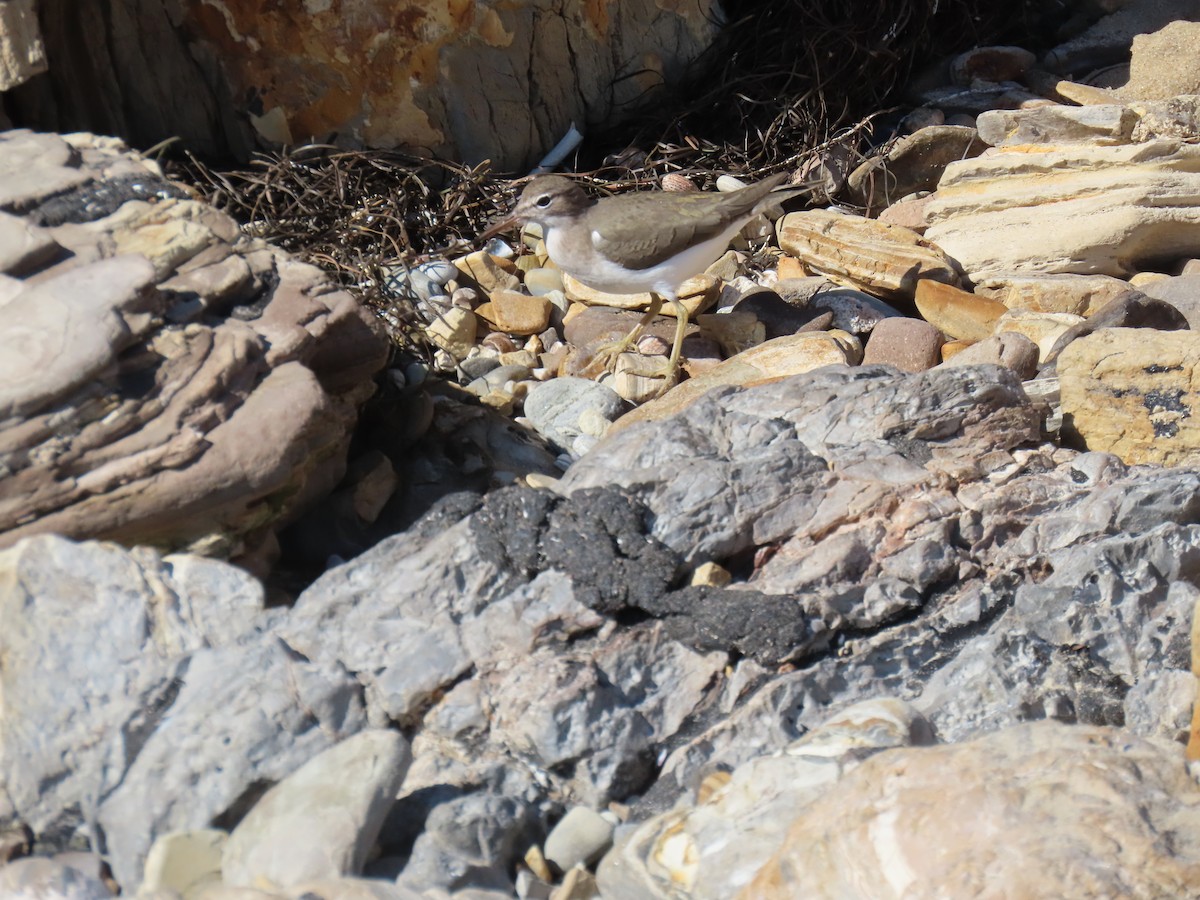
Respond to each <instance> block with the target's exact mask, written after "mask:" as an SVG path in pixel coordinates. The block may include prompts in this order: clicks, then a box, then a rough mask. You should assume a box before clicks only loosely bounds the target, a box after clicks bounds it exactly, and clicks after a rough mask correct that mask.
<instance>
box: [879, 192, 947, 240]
mask: <svg viewBox="0 0 1200 900" xmlns="http://www.w3.org/2000/svg"><path fill="white" fill-rule="evenodd" d="M935 196H936V194H932V193H921V192H918V193H917V194H913V195H911V196H909V197H902V198H901V199H899V200H897V201H896V202H895V203H893V204H892V205H891V206H889V207H888V208H887V209H885V210H884V211H883V212H881V213H880V214H879V221H880V222H883V223H885V224H887V225H899V226H900V227H901V228H907V229H909V230H910V231H915V232H916V233H917V234H924V233H925V229H927V228H928V227H929V205H930V204H931V203H932V202H933V199H934V197H935Z"/></svg>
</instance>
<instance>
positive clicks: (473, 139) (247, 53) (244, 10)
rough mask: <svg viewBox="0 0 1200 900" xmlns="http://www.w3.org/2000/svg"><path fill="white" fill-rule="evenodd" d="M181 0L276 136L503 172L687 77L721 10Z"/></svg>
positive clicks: (192, 25)
mask: <svg viewBox="0 0 1200 900" xmlns="http://www.w3.org/2000/svg"><path fill="white" fill-rule="evenodd" d="M182 7H183V11H182V12H183V28H184V29H186V31H187V33H188V34H189V36H190V38H191V39H192V40H193V41H194V42H195V49H194V51H193V52H195V53H199V54H202V55H203V56H204V57H205V58H208V59H215V60H216V63H215V66H214V68H217V69H219V71H220V72H221V75H222V77H223V78H224V80H225V81H226V82H227V92H228V94H229V95H230V96H231V97H232V98H233V105H234V109H233V112H234V114H238V113H242V114H245V115H248V116H249V118H250V120H251V122H252V123H253V124H254V126H255V128H256V130H257V131H258V133H259V135H260V136H261V137H263V138H265V139H267V140H268V141H269V142H271V143H277V142H288V143H303V142H307V141H310V140H318V141H324V140H329V139H330V138H331V137H333V136H336V137H337V140H338V142H339V143H347V144H352V145H355V144H357V145H366V146H370V147H383V148H390V147H396V146H407V147H422V148H427V149H429V150H432V151H433V152H435V153H436V154H438V155H443V156H448V157H451V158H456V159H461V160H464V161H467V162H470V163H477V162H481V161H482V160H484V159H491V160H492V162H493V163H494V165H495V166H496V168H497V169H500V170H506V169H507V170H511V169H516V168H520V167H522V166H527V165H529V164H530V163H532V162H535V161H536V160H537V159H538V158H540V156H541V154H542V153H544V152H545V151H546V150H548V149H549V148H550V147H551V146H553V145H554V144H555V143H556V142H557V141H558V140H559V139H560V138H561V137H562V136H563V134H564V133H566V131H567V128H568V127H569V126H570V124H571V122H572V121H577V122H581V123H582V122H585V121H586V122H593V121H608V120H609V118H610V117H611V114H612V112H613V110H620V109H622V108H623V107H627V106H629V105H631V103H632V102H633V101H635V100H637V99H639V98H641V97H643V96H644V94H645V92H646V90H647V89H652V88H653V87H655V86H656V84H659V83H661V82H662V81H663V80H674V79H675V78H676V77H677V76H678V75H679V74H680V73H681V71H682V69H683V67H684V66H685V65H686V64H687V63H688V62H689V61H690V60H692V59H693V58H695V57H696V56H697V55H698V54H699V53H700V52H701V51H702V50H704V49H705V47H707V46H708V44H709V43H710V42H711V41H712V39H713V37H714V36H715V34H716V32H717V23H718V21H719V20H720V15H719V13H718V11H717V8H716V4H715V3H714V2H712V0H699V2H695V3H640V2H636V0H619V2H616V3H610V2H598V0H567V2H566V3H562V4H559V5H558V6H555V7H550V6H546V5H543V4H533V3H530V2H520V0H518V2H513V3H497V4H484V3H473V2H471V0H446V2H434V3H430V2H424V0H306V2H304V3H280V2H268V3H263V2H261V0H216V2H213V0H183V3H182ZM483 85H486V87H487V89H486V90H481V86H483ZM530 96H536V97H537V98H538V102H537V103H533V104H531V103H530V102H529V98H530ZM168 116H169V111H168Z"/></svg>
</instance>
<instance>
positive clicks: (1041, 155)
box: [925, 140, 1200, 281]
mask: <svg viewBox="0 0 1200 900" xmlns="http://www.w3.org/2000/svg"><path fill="white" fill-rule="evenodd" d="M1198 197H1200V146H1196V145H1190V144H1180V143H1179V142H1178V141H1172V140H1156V141H1150V142H1148V143H1145V144H1136V145H1119V146H1093V145H1090V144H1062V145H1057V146H1040V145H1039V146H1020V147H1012V148H1005V149H1003V150H990V151H988V152H987V153H985V154H983V155H982V156H979V157H976V158H975V159H968V160H963V161H962V162H957V163H951V164H950V165H949V166H948V167H947V168H946V172H945V174H944V175H943V176H942V180H941V182H940V183H939V184H938V190H937V194H936V196H935V199H934V200H933V202H931V203H930V205H929V208H928V213H929V221H930V223H931V224H930V226H929V228H928V230H927V231H926V232H925V236H926V237H927V238H928V239H929V240H931V241H933V242H934V243H936V244H937V245H938V246H940V247H941V248H942V249H943V250H944V251H945V252H946V253H947V254H948V255H949V256H950V257H952V258H953V259H955V260H956V261H957V262H958V263H959V264H960V265H961V266H962V267H963V270H964V271H965V272H966V274H967V275H968V276H969V277H970V278H971V279H972V280H973V281H979V280H981V279H984V278H988V277H993V276H996V277H998V276H999V275H1000V273H1012V272H1023V273H1033V272H1044V273H1054V272H1075V273H1082V274H1104V275H1125V274H1128V273H1130V272H1133V271H1136V270H1137V269H1138V268H1140V267H1141V266H1140V264H1141V263H1143V262H1152V261H1155V260H1163V259H1174V258H1179V257H1188V256H1193V255H1196V254H1197V253H1198V252H1200V201H1198V200H1197V198H1198Z"/></svg>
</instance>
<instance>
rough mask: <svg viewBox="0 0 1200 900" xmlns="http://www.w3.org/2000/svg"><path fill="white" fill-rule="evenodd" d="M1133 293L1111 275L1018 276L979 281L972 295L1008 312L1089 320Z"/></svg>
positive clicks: (1124, 283) (1120, 280) (1011, 275)
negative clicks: (1026, 311)
mask: <svg viewBox="0 0 1200 900" xmlns="http://www.w3.org/2000/svg"><path fill="white" fill-rule="evenodd" d="M1135 293H1137V292H1136V290H1135V289H1134V288H1133V287H1132V286H1131V285H1130V284H1129V282H1127V281H1125V280H1124V279H1121V278H1114V277H1113V276H1112V275H1072V274H1060V275H1041V274H1029V275H1024V274H1019V273H1012V274H1009V275H1003V276H997V277H994V278H983V279H980V280H979V281H978V282H977V283H976V284H975V294H976V295H977V296H981V297H988V298H990V299H992V300H997V301H999V302H1000V303H1003V304H1004V305H1005V306H1006V307H1008V308H1009V309H1029V310H1033V311H1034V312H1065V313H1075V314H1076V315H1080V316H1091V315H1092V314H1094V313H1095V312H1097V311H1098V310H1101V309H1103V308H1104V307H1105V306H1107V305H1108V304H1109V303H1112V302H1114V301H1116V300H1118V299H1120V298H1122V297H1126V296H1128V295H1130V294H1135Z"/></svg>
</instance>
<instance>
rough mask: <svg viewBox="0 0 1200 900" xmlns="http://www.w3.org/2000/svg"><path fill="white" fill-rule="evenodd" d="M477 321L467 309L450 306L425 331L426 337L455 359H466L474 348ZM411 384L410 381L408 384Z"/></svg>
mask: <svg viewBox="0 0 1200 900" xmlns="http://www.w3.org/2000/svg"><path fill="white" fill-rule="evenodd" d="M477 326H478V320H477V319H476V317H475V313H473V312H471V311H470V310H469V309H462V308H461V307H458V306H452V307H450V308H449V309H448V310H446V311H445V312H444V313H442V314H441V315H440V316H438V317H437V318H436V319H434V320H433V321H432V322H431V323H430V324H429V325H428V326H427V327H426V329H425V333H426V335H428V336H429V339H430V340H431V341H433V343H434V344H436V345H437V346H438V347H440V348H441V349H442V350H444V351H446V352H447V353H448V354H450V356H452V357H454V358H455V359H466V357H467V353H469V352H470V350H471V348H472V347H474V346H475V332H476V328H477ZM409 383H410V384H411V383H412V382H411V381H410V382H409Z"/></svg>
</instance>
